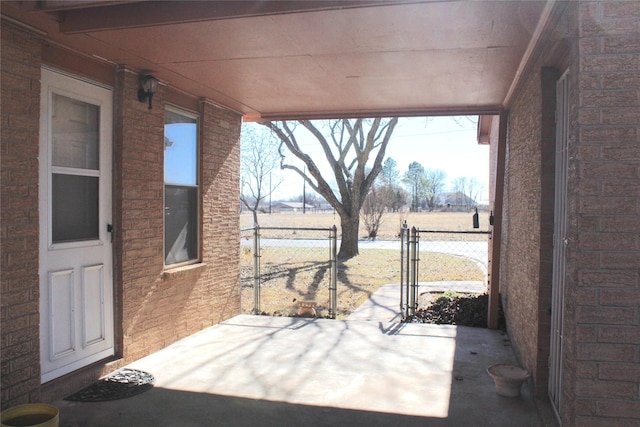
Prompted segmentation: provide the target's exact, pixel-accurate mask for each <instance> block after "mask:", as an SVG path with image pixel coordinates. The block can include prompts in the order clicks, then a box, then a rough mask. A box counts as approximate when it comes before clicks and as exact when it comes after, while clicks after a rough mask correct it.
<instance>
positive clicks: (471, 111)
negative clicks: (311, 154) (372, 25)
mask: <svg viewBox="0 0 640 427" xmlns="http://www.w3.org/2000/svg"><path fill="white" fill-rule="evenodd" d="M501 110H502V106H501V105H484V106H474V107H449V108H447V107H440V108H422V109H401V108H398V109H392V110H377V111H375V110H369V111H362V110H360V111H339V112H338V111H336V112H322V113H318V112H316V113H312V112H309V113H304V112H301V113H265V114H261V115H260V114H251V113H249V114H245V116H244V121H245V122H267V121H281V120H323V119H343V118H344V119H356V118H374V117H423V116H484V115H487V116H492V115H497V114H499V113H500V111H501Z"/></svg>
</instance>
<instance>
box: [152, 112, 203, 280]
mask: <svg viewBox="0 0 640 427" xmlns="http://www.w3.org/2000/svg"><path fill="white" fill-rule="evenodd" d="M167 112H171V113H173V114H177V115H180V116H184V117H186V118H189V119H193V120H195V125H196V132H195V137H196V141H195V143H196V149H195V156H196V159H195V167H196V171H195V175H196V184H195V185H186V184H177V183H172V182H167V179H166V166H165V161H166V149H165V147H163V150H162V160H163V161H162V177H163V178H162V181H163V182H162V206H163V212H162V257H163V258H162V262H163V264H164V269H165V270H171V269H175V268H179V267H184V266H189V265H193V264H198V263H201V262H202V200H201V191H202V189H201V182H202V177H201V165H200V162H201V157H202V148H201V144H200V139H201V138H200V132H201V129H200V114H198V113H196V112H193V111H189V110H186V109H184V108H180V107H177V106H174V105H165V108H164V114H165V115H164V126H163V145H164V137H165V136H166V133H165V132H166V131H165V130H164V127H165V126H166V125H167V119H166V114H167ZM167 186H171V187H174V188H175V187H183V188H194V187H195V188H196V207H195V210H196V239H197V241H196V242H195V246H196V252H197V253H196V256H195V258H193V259H188V260H186V261H180V262H176V263H172V264H167V255H166V246H167V234H166V227H167V225H166V210H167V200H166V191H167Z"/></svg>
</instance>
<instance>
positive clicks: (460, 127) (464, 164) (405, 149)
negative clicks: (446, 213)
mask: <svg viewBox="0 0 640 427" xmlns="http://www.w3.org/2000/svg"><path fill="white" fill-rule="evenodd" d="M476 119H477V118H476V117H458V118H455V119H454V118H452V117H429V118H426V117H414V118H402V119H400V121H399V122H398V125H397V126H396V128H395V130H394V132H393V136H392V138H391V140H390V141H389V145H388V146H387V151H386V156H385V158H386V157H392V158H393V159H394V160H395V161H396V162H397V163H398V170H399V171H400V174H401V175H402V174H404V172H405V171H406V170H407V169H408V166H409V163H411V162H413V161H417V162H419V163H420V164H422V166H424V168H425V169H442V170H444V171H445V172H446V174H447V178H446V182H447V187H450V184H451V182H452V181H453V179H455V178H457V177H466V178H472V177H473V178H475V179H476V180H477V181H478V182H480V183H481V185H482V191H481V193H480V199H482V200H486V199H488V193H489V146H488V145H479V144H478V142H477V139H476V138H477V137H476V132H477V130H476V129H477V128H476V123H475V120H476ZM249 125H253V126H258V125H256V124H249ZM301 145H302V147H303V149H304V150H305V151H306V152H307V153H308V154H309V155H310V156H311V157H312V158H317V157H323V154H322V151H321V150H320V149H319V147H318V144H317V143H316V142H314V139H313V138H309V139H307V140H303V141H302V144H301ZM372 161H373V160H372V159H371V162H372ZM326 172H327V174H330V173H331V172H330V171H329V170H327V171H326ZM282 179H283V182H282V184H281V185H280V186H279V187H278V188H277V189H276V190H275V191H274V193H273V195H272V199H273V200H281V199H282V200H286V199H288V198H292V197H295V196H298V195H301V194H302V191H303V181H302V178H300V177H299V176H297V175H296V174H295V173H293V172H290V171H284V175H283V177H282ZM274 181H275V178H274ZM309 190H310V189H309V188H308V187H307V191H309Z"/></svg>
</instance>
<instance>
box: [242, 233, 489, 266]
mask: <svg viewBox="0 0 640 427" xmlns="http://www.w3.org/2000/svg"><path fill="white" fill-rule="evenodd" d="M241 245H242V246H251V245H253V239H252V238H249V239H244V238H243V239H241ZM260 245H261V246H286V247H300V248H317V247H326V246H328V245H329V241H328V239H320V240H311V239H261V240H260ZM338 247H340V241H338ZM358 247H359V248H360V249H361V250H364V249H389V250H397V251H399V250H400V241H399V240H361V241H360V242H359V244H358ZM488 248H489V247H488V244H487V242H486V241H483V242H470V241H447V240H439V241H426V240H425V241H421V242H420V251H421V252H422V251H424V252H437V253H443V254H450V255H458V256H462V257H465V258H469V259H472V260H474V261H475V262H476V263H478V264H479V265H481V266H482V267H484V269H485V271H486V268H487V264H488V262H487V259H488Z"/></svg>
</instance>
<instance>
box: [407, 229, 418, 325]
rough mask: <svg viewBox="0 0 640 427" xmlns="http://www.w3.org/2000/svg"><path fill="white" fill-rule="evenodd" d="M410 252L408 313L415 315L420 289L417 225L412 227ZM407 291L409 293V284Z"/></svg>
mask: <svg viewBox="0 0 640 427" xmlns="http://www.w3.org/2000/svg"><path fill="white" fill-rule="evenodd" d="M410 241H411V242H410V244H411V248H410V252H411V295H408V296H407V304H408V306H409V307H408V310H407V311H408V315H410V316H413V315H414V314H415V312H416V303H417V293H418V292H417V291H418V261H419V253H418V229H417V228H416V227H412V228H411V239H410ZM407 293H409V286H407Z"/></svg>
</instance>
